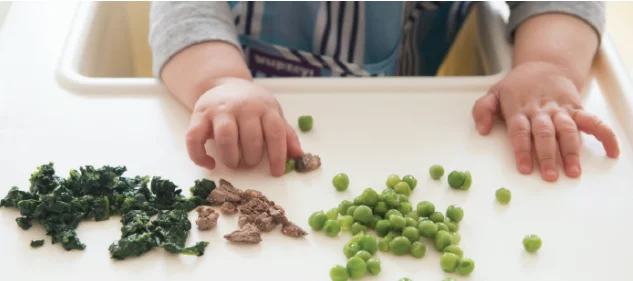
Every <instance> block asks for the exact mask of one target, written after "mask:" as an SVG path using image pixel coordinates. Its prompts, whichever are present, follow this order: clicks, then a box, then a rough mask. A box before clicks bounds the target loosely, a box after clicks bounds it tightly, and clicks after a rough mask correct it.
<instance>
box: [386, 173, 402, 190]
mask: <svg viewBox="0 0 633 281" xmlns="http://www.w3.org/2000/svg"><path fill="white" fill-rule="evenodd" d="M399 182H400V176H398V175H396V174H391V175H389V176H388V177H387V182H386V184H387V187H389V188H393V187H394V186H396V184H398V183H399Z"/></svg>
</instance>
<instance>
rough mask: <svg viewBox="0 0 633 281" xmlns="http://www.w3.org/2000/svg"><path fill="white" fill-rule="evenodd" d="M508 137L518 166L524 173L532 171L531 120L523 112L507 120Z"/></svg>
mask: <svg viewBox="0 0 633 281" xmlns="http://www.w3.org/2000/svg"><path fill="white" fill-rule="evenodd" d="M506 122H507V123H506V124H507V125H508V138H509V139H510V143H511V144H512V150H513V151H514V159H515V161H516V167H517V169H518V170H519V172H521V173H522V174H530V173H532V167H533V166H534V164H533V162H532V134H531V127H530V121H529V120H528V118H527V116H525V115H523V114H518V115H515V116H513V117H511V118H509V119H508V120H507V121H506Z"/></svg>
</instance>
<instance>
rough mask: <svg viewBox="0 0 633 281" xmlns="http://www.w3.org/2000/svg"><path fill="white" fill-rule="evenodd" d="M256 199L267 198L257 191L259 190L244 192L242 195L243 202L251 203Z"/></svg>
mask: <svg viewBox="0 0 633 281" xmlns="http://www.w3.org/2000/svg"><path fill="white" fill-rule="evenodd" d="M254 198H259V199H261V198H266V197H265V196H264V195H262V193H261V192H259V191H257V190H252V189H247V190H244V192H243V193H242V202H244V203H246V202H248V201H251V199H254Z"/></svg>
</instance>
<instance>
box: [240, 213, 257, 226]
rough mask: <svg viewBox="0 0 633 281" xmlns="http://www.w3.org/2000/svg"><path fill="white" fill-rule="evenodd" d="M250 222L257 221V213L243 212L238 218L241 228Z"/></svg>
mask: <svg viewBox="0 0 633 281" xmlns="http://www.w3.org/2000/svg"><path fill="white" fill-rule="evenodd" d="M249 223H251V224H254V223H255V215H248V214H241V215H240V217H239V218H238V219H237V226H239V228H242V227H244V226H245V225H246V224H249Z"/></svg>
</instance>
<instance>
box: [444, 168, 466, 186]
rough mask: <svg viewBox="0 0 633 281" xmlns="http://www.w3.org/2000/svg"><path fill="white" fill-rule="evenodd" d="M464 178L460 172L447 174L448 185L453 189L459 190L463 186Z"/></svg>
mask: <svg viewBox="0 0 633 281" xmlns="http://www.w3.org/2000/svg"><path fill="white" fill-rule="evenodd" d="M465 177H466V176H465V175H464V173H462V172H460V171H452V172H451V173H450V174H448V185H449V186H450V187H452V188H454V189H460V188H462V186H464V181H465V180H466V179H465Z"/></svg>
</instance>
